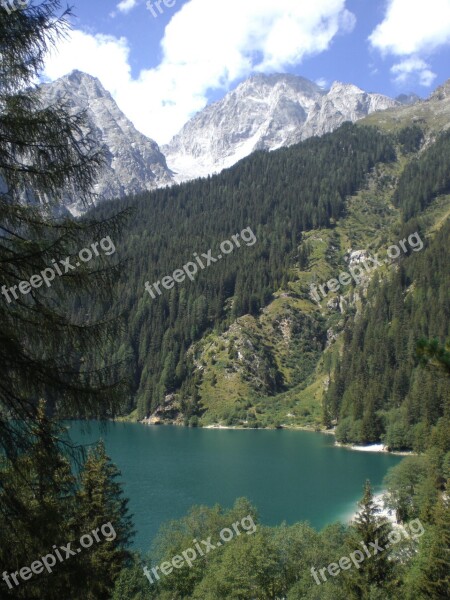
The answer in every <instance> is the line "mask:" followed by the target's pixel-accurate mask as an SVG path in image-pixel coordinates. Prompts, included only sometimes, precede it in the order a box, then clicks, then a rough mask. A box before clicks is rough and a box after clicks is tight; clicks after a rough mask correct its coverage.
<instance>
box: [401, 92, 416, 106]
mask: <svg viewBox="0 0 450 600" xmlns="http://www.w3.org/2000/svg"><path fill="white" fill-rule="evenodd" d="M396 100H397V101H398V102H400V104H405V105H406V106H411V105H414V104H417V102H420V101H421V98H420V96H418V95H417V94H414V93H411V94H400V96H397V98H396Z"/></svg>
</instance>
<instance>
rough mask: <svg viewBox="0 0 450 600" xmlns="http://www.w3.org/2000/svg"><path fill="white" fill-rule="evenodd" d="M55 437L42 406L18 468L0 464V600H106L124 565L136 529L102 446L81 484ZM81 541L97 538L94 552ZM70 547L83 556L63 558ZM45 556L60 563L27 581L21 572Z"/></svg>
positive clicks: (4, 462)
mask: <svg viewBox="0 0 450 600" xmlns="http://www.w3.org/2000/svg"><path fill="white" fill-rule="evenodd" d="M58 436H59V437H62V436H63V432H62V431H61V430H60V428H59V427H58V426H57V425H56V424H55V423H53V422H52V421H51V420H49V419H48V418H47V417H46V416H45V406H44V403H40V405H39V409H38V421H37V424H36V425H34V426H33V436H32V439H31V440H30V447H29V449H28V450H27V451H26V452H24V453H22V455H21V456H20V458H19V459H17V460H16V461H14V463H13V462H12V461H10V460H8V459H7V458H3V460H2V462H1V464H0V478H1V481H2V490H1V492H0V507H1V509H2V518H3V519H2V521H3V523H2V537H1V540H0V564H1V567H2V572H3V578H2V580H1V581H0V598H19V599H20V598H23V599H24V600H25V599H26V600H42V599H43V598H45V600H61V599H62V598H70V599H71V600H109V598H110V597H111V594H112V590H113V587H114V583H115V580H116V579H117V576H118V573H119V571H120V570H121V568H122V567H123V566H125V565H126V564H127V560H128V558H129V554H128V551H127V547H128V544H129V541H130V539H131V535H132V529H131V523H130V517H129V515H128V510H127V501H126V500H124V499H123V497H122V490H121V487H120V485H119V484H118V482H117V481H116V478H117V476H118V471H117V469H116V468H115V467H114V465H112V464H111V462H110V459H109V457H108V456H107V455H106V453H105V450H104V447H103V445H99V446H98V447H97V448H96V449H95V450H93V451H92V452H91V453H90V454H89V456H88V459H87V461H86V463H85V465H84V466H83V468H82V471H81V474H80V481H81V485H79V484H78V482H77V480H76V478H75V477H74V476H73V474H72V471H71V468H70V464H69V462H68V460H67V458H66V456H65V454H64V452H63V450H62V449H59V448H58V446H57V445H55V444H53V443H50V442H49V440H51V439H53V438H55V437H58ZM104 526H106V527H104ZM93 531H97V537H98V539H96V538H95V535H93V533H92V532H93ZM83 536H90V537H91V538H92V540H93V543H92V545H91V546H90V547H84V546H83V544H81V543H80V539H81V538H82V537H83ZM69 543H71V548H72V550H76V549H77V548H81V552H80V553H77V554H76V555H75V556H72V555H70V556H68V557H66V554H65V551H64V550H62V549H61V547H62V546H64V547H67V544H69ZM85 543H87V545H89V540H87V541H86V542H85ZM82 546H83V547H82ZM56 550H58V551H59V553H60V556H62V557H63V561H60V560H59V557H58V554H57V552H56ZM47 555H53V557H55V560H54V566H53V567H51V572H49V571H48V570H47V569H44V568H42V569H41V572H40V573H39V572H38V573H35V572H34V571H31V570H30V569H29V571H30V572H29V573H28V574H26V577H28V579H23V578H22V577H21V576H20V575H18V574H17V572H20V570H21V569H23V568H24V567H28V568H29V567H30V566H31V565H32V564H33V563H35V561H41V558H42V557H45V556H47ZM51 562H52V560H51V559H49V563H50V565H51ZM36 569H37V570H38V571H39V568H38V567H36ZM14 573H15V574H16V577H15V578H14V576H13V575H12V574H14ZM15 579H16V580H17V582H18V583H16V581H15Z"/></svg>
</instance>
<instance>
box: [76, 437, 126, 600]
mask: <svg viewBox="0 0 450 600" xmlns="http://www.w3.org/2000/svg"><path fill="white" fill-rule="evenodd" d="M118 477H120V472H119V471H118V469H117V468H116V467H115V466H114V464H113V463H112V462H111V460H110V458H109V457H108V455H107V454H106V450H105V446H104V444H103V442H99V444H97V446H96V447H95V448H94V449H93V450H91V451H90V452H89V454H88V457H87V460H86V462H85V464H84V466H83V470H82V472H81V486H80V490H79V492H78V495H77V523H78V525H79V527H81V529H82V531H84V533H89V532H91V531H93V530H96V529H101V527H102V526H103V525H105V524H109V525H110V526H112V529H113V531H114V536H115V537H114V539H113V540H111V541H106V540H101V542H99V543H96V544H94V545H93V546H91V548H90V549H89V550H88V552H86V553H84V554H83V555H81V559H82V563H81V572H82V577H83V582H84V585H85V588H86V591H85V598H86V599H87V600H109V599H110V597H111V594H112V590H113V589H114V582H115V580H116V579H117V577H118V575H119V573H120V571H121V569H122V568H123V567H124V566H125V565H126V563H127V562H128V561H129V559H130V558H131V555H130V553H129V551H128V550H127V547H128V545H129V543H130V540H131V537H132V535H133V531H132V525H131V516H130V515H129V512H128V500H127V499H125V498H124V497H123V492H122V488H121V485H120V484H119V482H118V481H116V480H117V479H118ZM108 535H109V534H108ZM110 537H113V536H110Z"/></svg>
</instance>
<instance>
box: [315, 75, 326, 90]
mask: <svg viewBox="0 0 450 600" xmlns="http://www.w3.org/2000/svg"><path fill="white" fill-rule="evenodd" d="M316 84H317V85H318V86H319V87H321V88H323V89H326V88H327V87H328V81H327V80H326V79H325V78H324V77H321V78H320V79H316Z"/></svg>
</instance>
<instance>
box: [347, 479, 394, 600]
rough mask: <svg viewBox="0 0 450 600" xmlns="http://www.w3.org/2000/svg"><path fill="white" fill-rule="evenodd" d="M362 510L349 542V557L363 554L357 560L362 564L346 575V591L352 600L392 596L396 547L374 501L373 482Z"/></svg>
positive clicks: (354, 523) (367, 484)
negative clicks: (356, 552)
mask: <svg viewBox="0 0 450 600" xmlns="http://www.w3.org/2000/svg"><path fill="white" fill-rule="evenodd" d="M359 507H360V512H359V513H358V515H357V517H355V519H354V521H353V524H352V527H351V532H350V535H349V539H348V550H349V553H348V554H349V555H350V554H351V553H352V552H353V553H354V552H355V551H359V552H360V553H361V555H357V560H358V561H359V560H361V564H360V566H359V568H354V567H353V565H352V568H351V569H350V570H348V571H346V572H345V574H343V577H344V582H343V585H344V588H345V589H346V591H347V593H348V598H349V599H351V600H373V599H374V598H380V599H381V598H388V597H392V592H393V590H394V588H395V584H394V577H395V563H394V562H393V561H392V560H391V556H392V548H391V546H392V544H391V543H390V541H389V538H388V536H389V533H390V532H391V530H392V529H391V526H390V524H389V522H388V521H387V520H386V519H385V518H382V517H380V516H379V512H380V509H379V508H378V507H377V506H376V504H375V502H374V499H373V492H372V488H371V485H370V482H369V481H366V484H365V486H364V495H363V498H362V500H361V502H360V503H359ZM372 544H375V546H373V545H372ZM366 548H367V549H368V553H369V555H370V556H368V554H367V551H366Z"/></svg>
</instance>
